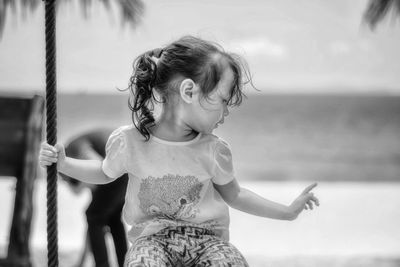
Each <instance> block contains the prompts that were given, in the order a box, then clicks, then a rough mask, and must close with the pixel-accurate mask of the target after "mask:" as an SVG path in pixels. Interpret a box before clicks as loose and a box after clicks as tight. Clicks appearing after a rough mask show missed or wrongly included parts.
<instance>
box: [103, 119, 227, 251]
mask: <svg viewBox="0 0 400 267" xmlns="http://www.w3.org/2000/svg"><path fill="white" fill-rule="evenodd" d="M102 168H103V171H104V173H105V174H106V175H107V176H109V177H111V178H117V177H120V176H121V175H122V174H124V173H128V175H129V182H128V188H127V191H126V196H125V206H124V211H123V214H124V219H125V221H126V223H127V224H128V225H130V226H131V229H130V230H129V233H128V237H129V240H130V241H131V242H132V243H133V242H134V241H135V240H136V239H137V238H138V237H140V236H147V235H151V234H154V233H156V232H158V231H160V230H161V229H163V228H165V227H168V226H179V225H191V226H197V227H203V228H207V229H211V230H213V231H214V232H215V233H216V234H217V235H218V236H220V237H222V238H223V239H225V240H229V209H228V206H227V205H226V203H225V202H224V200H223V199H222V198H221V196H220V195H219V193H218V192H217V191H216V190H215V189H214V186H213V183H215V184H218V185H223V184H227V183H229V182H231V181H232V180H233V179H234V173H233V166H232V155H231V151H230V148H229V146H228V144H227V143H226V142H224V141H223V140H221V139H220V138H218V137H217V136H215V135H212V134H198V135H197V137H196V138H194V139H193V140H190V141H187V142H169V141H166V140H161V139H159V138H156V137H155V136H151V137H150V140H149V141H147V142H146V141H145V139H144V137H143V136H142V135H141V134H140V133H139V132H138V130H137V129H136V128H135V126H134V125H129V126H123V127H120V128H118V129H117V130H115V131H114V132H113V133H112V134H111V136H110V137H109V139H108V142H107V145H106V157H105V159H104V161H103V165H102Z"/></svg>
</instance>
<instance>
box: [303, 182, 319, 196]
mask: <svg viewBox="0 0 400 267" xmlns="http://www.w3.org/2000/svg"><path fill="white" fill-rule="evenodd" d="M317 185H318V184H317V183H313V184H312V185H309V186H307V187H306V189H304V190H303V193H302V194H303V195H304V194H307V193H308V192H310V191H311V190H313V189H314V187H316V186H317Z"/></svg>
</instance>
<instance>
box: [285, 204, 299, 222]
mask: <svg viewBox="0 0 400 267" xmlns="http://www.w3.org/2000/svg"><path fill="white" fill-rule="evenodd" d="M297 216H298V214H297V213H296V212H295V211H294V209H293V207H292V205H290V206H287V208H286V213H285V219H286V220H288V221H293V220H295V219H296V218H297Z"/></svg>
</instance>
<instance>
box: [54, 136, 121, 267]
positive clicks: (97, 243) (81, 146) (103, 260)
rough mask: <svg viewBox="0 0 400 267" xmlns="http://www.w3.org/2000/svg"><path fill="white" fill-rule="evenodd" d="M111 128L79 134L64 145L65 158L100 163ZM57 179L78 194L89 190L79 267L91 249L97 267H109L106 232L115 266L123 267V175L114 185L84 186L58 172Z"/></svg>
mask: <svg viewBox="0 0 400 267" xmlns="http://www.w3.org/2000/svg"><path fill="white" fill-rule="evenodd" d="M111 132H112V129H97V130H92V131H90V132H86V133H85V134H81V135H79V136H77V137H75V138H73V139H72V140H70V141H69V142H67V144H66V146H65V152H66V155H68V156H70V157H75V158H78V159H88V160H90V159H93V160H102V159H103V158H104V157H105V145H106V142H107V140H108V137H109V136H110V134H111ZM60 176H61V177H62V178H63V179H64V180H65V181H66V182H67V183H68V184H69V185H70V186H71V188H72V190H73V191H74V192H75V193H76V194H79V193H80V192H82V190H83V189H84V188H85V187H87V188H90V191H91V196H92V200H91V202H90V204H89V207H88V208H87V210H86V219H87V224H88V225H87V227H88V230H87V235H88V236H87V240H86V244H85V249H84V251H83V253H82V256H81V259H80V263H79V264H78V266H82V264H83V263H84V261H85V258H86V255H87V252H88V250H89V249H91V251H92V253H93V258H94V261H95V264H96V266H97V267H108V266H110V260H109V255H108V253H107V251H108V250H107V242H106V233H107V232H110V233H111V236H112V239H113V241H114V247H115V252H116V256H117V260H118V265H119V266H120V267H122V266H123V263H124V257H125V253H126V251H127V240H126V232H125V227H124V224H123V222H122V216H121V215H122V208H123V205H124V202H125V193H126V186H127V182H128V177H127V175H126V174H125V175H123V177H121V178H120V179H117V180H116V181H115V182H112V183H109V184H104V185H103V184H102V185H94V184H86V183H82V182H80V181H78V180H76V179H72V178H71V177H69V176H67V175H65V174H62V173H60Z"/></svg>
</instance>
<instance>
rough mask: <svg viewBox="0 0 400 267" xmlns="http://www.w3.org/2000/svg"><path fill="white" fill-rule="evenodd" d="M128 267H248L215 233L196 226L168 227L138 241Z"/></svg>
mask: <svg viewBox="0 0 400 267" xmlns="http://www.w3.org/2000/svg"><path fill="white" fill-rule="evenodd" d="M125 266H126V267H139V266H140V267H164V266H172V267H176V266H185V267H190V266H201V267H203V266H229V267H230V266H237V267H239V266H240V267H242V266H248V264H247V262H246V260H245V259H244V257H243V256H242V254H241V253H240V252H239V251H238V250H237V249H236V248H235V247H234V246H233V245H232V244H230V243H229V242H227V241H224V240H222V239H221V238H220V237H218V236H216V235H215V234H214V233H213V232H212V231H210V230H207V229H203V228H197V227H192V226H178V227H168V228H165V229H163V230H161V231H160V232H158V233H156V234H153V235H150V236H144V237H140V238H138V239H137V240H136V241H135V243H134V244H133V245H132V246H131V248H130V249H129V251H128V253H127V255H126V258H125Z"/></svg>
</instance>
